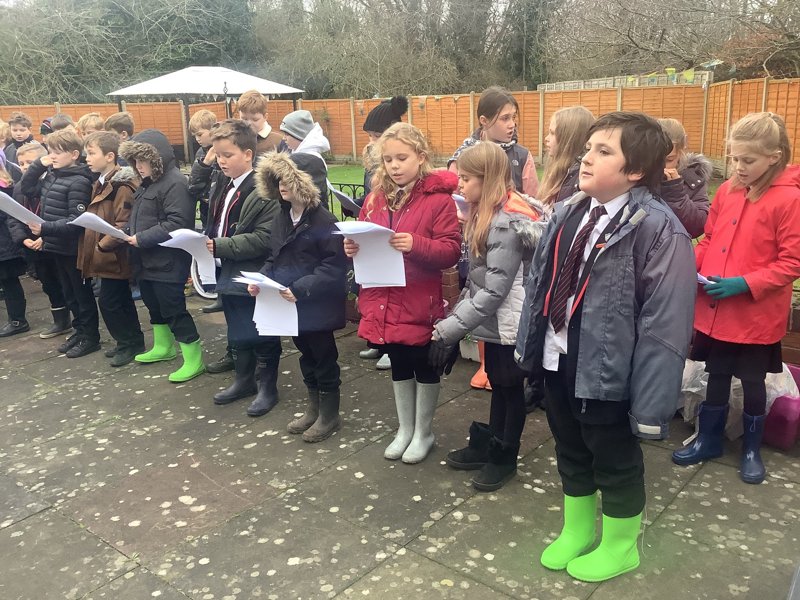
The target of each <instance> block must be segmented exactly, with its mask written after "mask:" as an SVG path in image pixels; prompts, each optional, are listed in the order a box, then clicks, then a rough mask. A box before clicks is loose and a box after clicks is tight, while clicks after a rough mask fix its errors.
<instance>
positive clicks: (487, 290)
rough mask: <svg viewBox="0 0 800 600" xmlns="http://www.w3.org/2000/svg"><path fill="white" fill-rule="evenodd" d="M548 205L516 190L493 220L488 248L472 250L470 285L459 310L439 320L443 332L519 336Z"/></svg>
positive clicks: (499, 338) (445, 335)
mask: <svg viewBox="0 0 800 600" xmlns="http://www.w3.org/2000/svg"><path fill="white" fill-rule="evenodd" d="M543 213H544V207H543V206H541V205H538V203H537V206H536V207H535V208H534V206H533V205H531V204H529V203H528V202H527V201H526V200H524V199H523V198H522V197H520V196H519V195H517V194H510V195H509V198H508V200H507V201H506V202H505V203H504V204H503V205H502V206H501V207H500V209H499V210H498V211H497V213H496V214H495V216H494V218H493V219H492V222H491V224H490V226H489V233H488V236H487V238H486V251H485V252H484V253H482V254H480V255H479V256H470V265H469V276H468V277H467V285H466V286H465V287H464V291H463V292H462V293H461V298H460V299H459V301H458V304H456V306H455V308H454V309H453V312H452V313H451V314H450V316H448V317H447V318H446V319H444V320H443V321H439V322H438V323H437V324H436V325H435V329H436V332H437V333H438V334H439V338H440V339H441V340H442V341H443V342H444V343H446V344H455V343H456V342H458V341H459V340H461V339H462V338H463V337H464V336H466V335H467V333H469V332H472V336H473V337H474V338H475V339H477V340H480V341H484V342H491V343H493V344H501V345H504V346H513V345H514V344H516V342H517V329H518V328H519V319H520V314H521V313H522V305H523V303H524V300H525V284H526V283H527V281H528V271H529V269H530V264H531V259H532V258H533V251H534V250H535V249H536V244H537V243H538V242H539V238H540V237H541V236H542V232H543V231H544V227H545V223H544V221H540V220H539V219H540V215H542V214H543Z"/></svg>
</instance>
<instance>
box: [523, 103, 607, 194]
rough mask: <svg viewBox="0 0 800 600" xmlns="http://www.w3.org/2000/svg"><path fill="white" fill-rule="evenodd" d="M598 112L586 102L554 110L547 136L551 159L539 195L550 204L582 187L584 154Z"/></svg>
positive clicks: (546, 141) (545, 167) (545, 141)
mask: <svg viewBox="0 0 800 600" xmlns="http://www.w3.org/2000/svg"><path fill="white" fill-rule="evenodd" d="M593 123H594V115H593V114H592V113H591V111H589V109H587V108H585V107H583V106H569V107H567V108H562V109H559V110H557V111H556V112H554V113H553V116H552V117H550V123H549V125H548V127H547V136H546V137H545V138H544V149H545V151H546V152H547V161H546V162H545V164H544V174H543V175H542V181H541V183H540V184H539V194H538V196H537V198H539V200H541V202H543V203H544V204H545V205H547V206H553V205H554V204H556V203H557V202H561V201H562V200H566V199H567V198H569V197H570V196H572V194H574V193H575V192H577V191H578V172H579V170H580V165H581V161H580V157H581V156H582V155H583V153H584V151H585V147H586V140H587V139H588V138H589V128H590V127H591V126H592V124H593Z"/></svg>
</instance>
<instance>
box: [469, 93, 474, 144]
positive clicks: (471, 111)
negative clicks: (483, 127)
mask: <svg viewBox="0 0 800 600" xmlns="http://www.w3.org/2000/svg"><path fill="white" fill-rule="evenodd" d="M473 131H475V92H470V93H469V135H472V132H473Z"/></svg>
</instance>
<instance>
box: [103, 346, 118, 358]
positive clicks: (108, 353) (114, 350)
mask: <svg viewBox="0 0 800 600" xmlns="http://www.w3.org/2000/svg"><path fill="white" fill-rule="evenodd" d="M119 350H120V347H119V344H117V345H116V346H112V347H111V348H109V349H108V350H106V351H105V352H103V354H105V356H106V358H114V356H115V355H116V353H117V352H119Z"/></svg>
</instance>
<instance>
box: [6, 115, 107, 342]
mask: <svg viewBox="0 0 800 600" xmlns="http://www.w3.org/2000/svg"><path fill="white" fill-rule="evenodd" d="M47 145H48V147H49V152H48V155H47V156H44V157H42V158H40V159H37V160H35V161H34V162H33V163H32V164H31V165H30V166H29V167H28V171H27V172H26V173H25V175H24V176H23V178H22V193H23V194H25V195H26V196H35V195H36V194H37V193H39V179H40V178H41V176H42V174H44V173H46V175H45V177H44V181H43V182H42V185H41V196H40V198H41V217H42V219H44V223H41V224H39V223H28V227H29V228H30V230H31V233H33V235H36V236H39V235H41V237H42V239H43V240H44V246H43V247H44V250H45V251H47V252H52V253H53V254H54V255H55V260H56V269H57V272H58V278H59V281H60V282H61V290H62V291H63V293H64V298H65V300H66V304H67V306H68V307H69V309H70V312H71V313H72V316H73V321H72V326H73V327H74V328H75V333H73V334H72V335H71V336H70V337H68V338H67V340H66V341H65V342H64V343H63V344H62V345H61V346H59V348H58V351H59V352H61V353H62V354H66V355H67V358H78V357H80V356H85V355H87V354H90V353H92V352H96V351H97V350H99V349H100V330H99V321H100V320H99V316H98V314H97V304H96V303H95V300H94V293H93V292H92V281H91V279H87V278H86V277H84V275H83V273H81V271H80V270H79V269H78V267H77V266H76V257H77V255H78V244H79V242H80V239H79V238H80V236H81V233H82V230H81V228H80V227H74V226H72V225H70V224H69V222H70V221H72V220H73V219H74V218H75V217H77V216H78V215H80V214H82V213H83V212H85V211H86V207H87V205H88V204H89V200H90V198H91V194H92V182H91V179H90V174H89V173H87V170H86V168H85V166H82V165H80V164H79V162H78V161H79V159H80V156H81V151H82V150H83V141H82V140H81V138H80V136H79V135H78V134H77V133H76V131H75V129H74V128H71V127H68V128H66V129H62V130H60V131H55V132H53V133H51V134H50V135H48V136H47Z"/></svg>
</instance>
